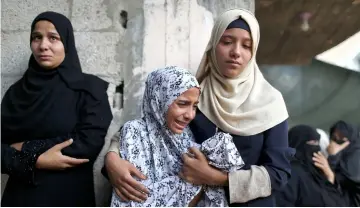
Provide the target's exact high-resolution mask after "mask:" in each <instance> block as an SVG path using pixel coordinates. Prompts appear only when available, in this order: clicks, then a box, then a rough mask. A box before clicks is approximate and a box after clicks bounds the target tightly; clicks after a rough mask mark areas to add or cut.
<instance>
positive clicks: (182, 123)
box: [175, 120, 188, 129]
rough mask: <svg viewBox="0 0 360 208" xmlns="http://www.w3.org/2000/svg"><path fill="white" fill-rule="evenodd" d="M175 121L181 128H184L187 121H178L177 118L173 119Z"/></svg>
mask: <svg viewBox="0 0 360 208" xmlns="http://www.w3.org/2000/svg"><path fill="white" fill-rule="evenodd" d="M175 123H176V124H177V126H178V127H179V128H181V129H184V128H185V127H186V126H187V125H188V123H187V122H182V121H178V120H175Z"/></svg>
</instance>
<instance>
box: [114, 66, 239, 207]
mask: <svg viewBox="0 0 360 208" xmlns="http://www.w3.org/2000/svg"><path fill="white" fill-rule="evenodd" d="M198 86H199V85H198V83H197V81H196V79H195V77H194V76H193V75H191V74H190V73H189V72H188V71H187V70H184V69H181V68H178V67H174V66H173V67H166V68H164V69H159V70H156V71H154V72H152V73H151V74H150V75H149V76H148V79H147V81H146V88H145V93H144V99H143V115H144V116H143V117H142V118H141V119H137V120H133V121H129V122H127V123H125V125H124V126H123V128H122V129H121V130H120V147H119V150H120V155H121V157H122V158H123V159H125V160H128V161H129V162H131V163H132V164H134V165H135V166H136V168H138V169H139V170H140V171H141V172H142V173H143V174H144V175H146V176H147V177H148V178H147V179H146V180H143V181H141V183H143V184H144V185H145V186H146V187H147V188H148V189H149V190H150V194H149V197H148V199H147V200H146V201H145V202H144V203H138V202H133V201H130V202H125V201H122V200H121V199H120V198H119V197H118V196H117V195H116V193H115V192H113V197H112V200H111V206H120V207H127V206H142V207H148V206H151V207H155V206H156V207H158V206H176V207H184V206H188V204H189V203H190V201H191V200H192V199H193V198H194V197H195V196H196V195H197V194H198V193H199V192H200V191H201V189H202V188H203V189H204V191H205V194H204V195H203V198H202V200H201V202H200V203H199V206H200V205H202V206H227V202H226V197H225V192H224V190H223V188H222V187H201V186H197V185H193V184H190V183H187V182H186V181H184V180H182V179H181V178H180V177H179V176H178V174H179V172H180V170H181V167H182V164H183V163H182V159H181V155H182V154H184V153H187V152H188V149H189V148H190V147H194V146H195V147H197V148H200V150H201V151H202V152H203V153H204V154H205V155H206V156H207V158H208V160H209V163H210V164H211V165H213V166H215V167H217V168H219V169H222V170H224V171H234V170H238V169H240V168H241V167H242V166H243V165H244V163H243V160H242V158H241V156H240V154H239V152H238V151H237V148H236V147H235V145H234V143H233V141H232V137H231V136H230V135H229V134H226V133H223V132H219V133H216V134H215V135H214V136H212V137H211V138H210V139H208V140H206V141H205V142H204V143H203V144H202V145H201V146H200V145H198V144H196V143H195V142H194V137H193V134H192V132H191V131H190V128H189V127H187V128H185V129H184V131H183V132H182V133H181V134H174V133H172V132H171V131H170V129H168V128H167V126H166V123H165V121H166V119H165V117H166V112H167V111H168V109H169V106H170V105H171V104H172V103H173V102H174V101H175V100H176V99H177V97H179V96H180V95H181V94H182V93H184V92H185V91H187V90H188V89H190V88H193V87H198Z"/></svg>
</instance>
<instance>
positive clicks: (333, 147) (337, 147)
mask: <svg viewBox="0 0 360 208" xmlns="http://www.w3.org/2000/svg"><path fill="white" fill-rule="evenodd" d="M344 141H345V142H344V143H342V144H338V143H336V142H335V141H333V140H330V144H329V146H328V147H327V152H328V153H329V155H336V154H337V153H339V152H341V151H342V150H343V149H345V148H346V147H347V146H349V144H350V142H349V140H348V139H347V138H346V137H345V138H344Z"/></svg>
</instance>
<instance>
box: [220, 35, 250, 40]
mask: <svg viewBox="0 0 360 208" xmlns="http://www.w3.org/2000/svg"><path fill="white" fill-rule="evenodd" d="M221 38H231V39H236V37H235V36H232V35H223V36H221ZM243 40H244V41H251V38H247V37H246V38H244V39H243Z"/></svg>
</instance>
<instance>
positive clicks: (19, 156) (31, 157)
mask: <svg viewBox="0 0 360 208" xmlns="http://www.w3.org/2000/svg"><path fill="white" fill-rule="evenodd" d="M41 146H42V144H40V146H39V144H38V145H37V147H41ZM34 147H35V146H34ZM39 156H40V153H36V152H32V151H27V150H23V151H17V150H16V149H15V148H13V147H11V146H10V145H7V144H1V173H2V174H8V175H10V176H14V177H16V178H17V179H19V180H21V181H22V182H25V183H27V184H33V183H34V170H35V164H36V161H37V158H38V157H39Z"/></svg>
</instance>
